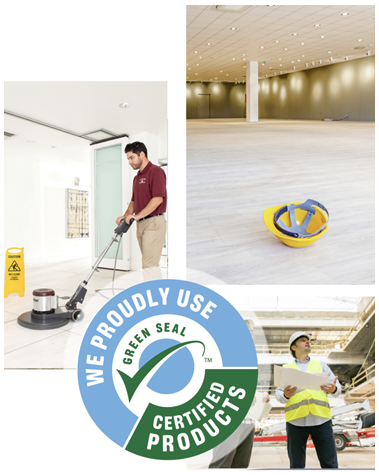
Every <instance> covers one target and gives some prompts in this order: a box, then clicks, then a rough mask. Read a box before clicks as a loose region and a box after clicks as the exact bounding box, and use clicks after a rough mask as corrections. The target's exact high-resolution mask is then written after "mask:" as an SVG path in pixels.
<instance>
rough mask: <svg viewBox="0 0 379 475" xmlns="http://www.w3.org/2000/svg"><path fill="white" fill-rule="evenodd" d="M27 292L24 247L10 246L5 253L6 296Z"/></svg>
mask: <svg viewBox="0 0 379 475" xmlns="http://www.w3.org/2000/svg"><path fill="white" fill-rule="evenodd" d="M9 294H18V295H19V296H20V297H23V296H24V294H25V269H24V249H19V248H14V247H12V248H10V249H7V252H6V255H5V280H4V297H8V295H9Z"/></svg>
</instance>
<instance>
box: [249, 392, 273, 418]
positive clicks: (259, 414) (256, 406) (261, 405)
mask: <svg viewBox="0 0 379 475" xmlns="http://www.w3.org/2000/svg"><path fill="white" fill-rule="evenodd" d="M271 408H272V405H271V404H270V403H269V402H263V395H262V393H260V392H258V391H257V392H256V393H255V397H254V402H253V405H252V406H251V408H250V409H249V412H248V413H247V416H246V419H253V420H254V421H261V420H262V419H266V417H267V415H268V413H269V412H270V411H271Z"/></svg>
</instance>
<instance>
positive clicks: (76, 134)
mask: <svg viewBox="0 0 379 475" xmlns="http://www.w3.org/2000/svg"><path fill="white" fill-rule="evenodd" d="M4 114H8V115H11V116H13V117H17V118H18V119H23V120H27V121H29V122H33V123H34V124H38V125H42V126H43V127H48V128H49V129H54V130H58V131H59V132H63V133H65V134H69V135H74V136H75V137H79V138H81V139H85V140H89V141H91V142H93V141H94V139H93V137H89V136H88V134H78V133H76V132H73V131H72V130H67V129H63V128H62V127H58V126H57V125H52V124H48V123H47V122H42V121H41V120H38V119H32V118H31V117H26V116H25V115H21V114H18V113H17V112H12V111H9V110H4ZM95 132H104V133H106V134H109V135H113V136H114V137H116V136H117V134H114V133H113V132H109V131H106V130H104V129H99V130H96V131H93V132H91V133H95Z"/></svg>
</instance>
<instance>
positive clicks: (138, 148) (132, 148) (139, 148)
mask: <svg viewBox="0 0 379 475" xmlns="http://www.w3.org/2000/svg"><path fill="white" fill-rule="evenodd" d="M127 152H132V153H136V154H137V155H140V153H141V152H143V153H144V154H145V155H146V158H147V148H146V145H145V144H144V143H142V142H133V143H128V144H127V146H126V147H125V153H127Z"/></svg>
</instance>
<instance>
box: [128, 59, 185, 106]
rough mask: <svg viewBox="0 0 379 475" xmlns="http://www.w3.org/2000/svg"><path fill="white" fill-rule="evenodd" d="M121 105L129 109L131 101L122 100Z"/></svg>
mask: <svg viewBox="0 0 379 475" xmlns="http://www.w3.org/2000/svg"><path fill="white" fill-rule="evenodd" d="M188 69H190V68H188ZM119 107H121V108H122V109H127V108H128V107H130V104H129V102H121V104H119Z"/></svg>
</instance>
